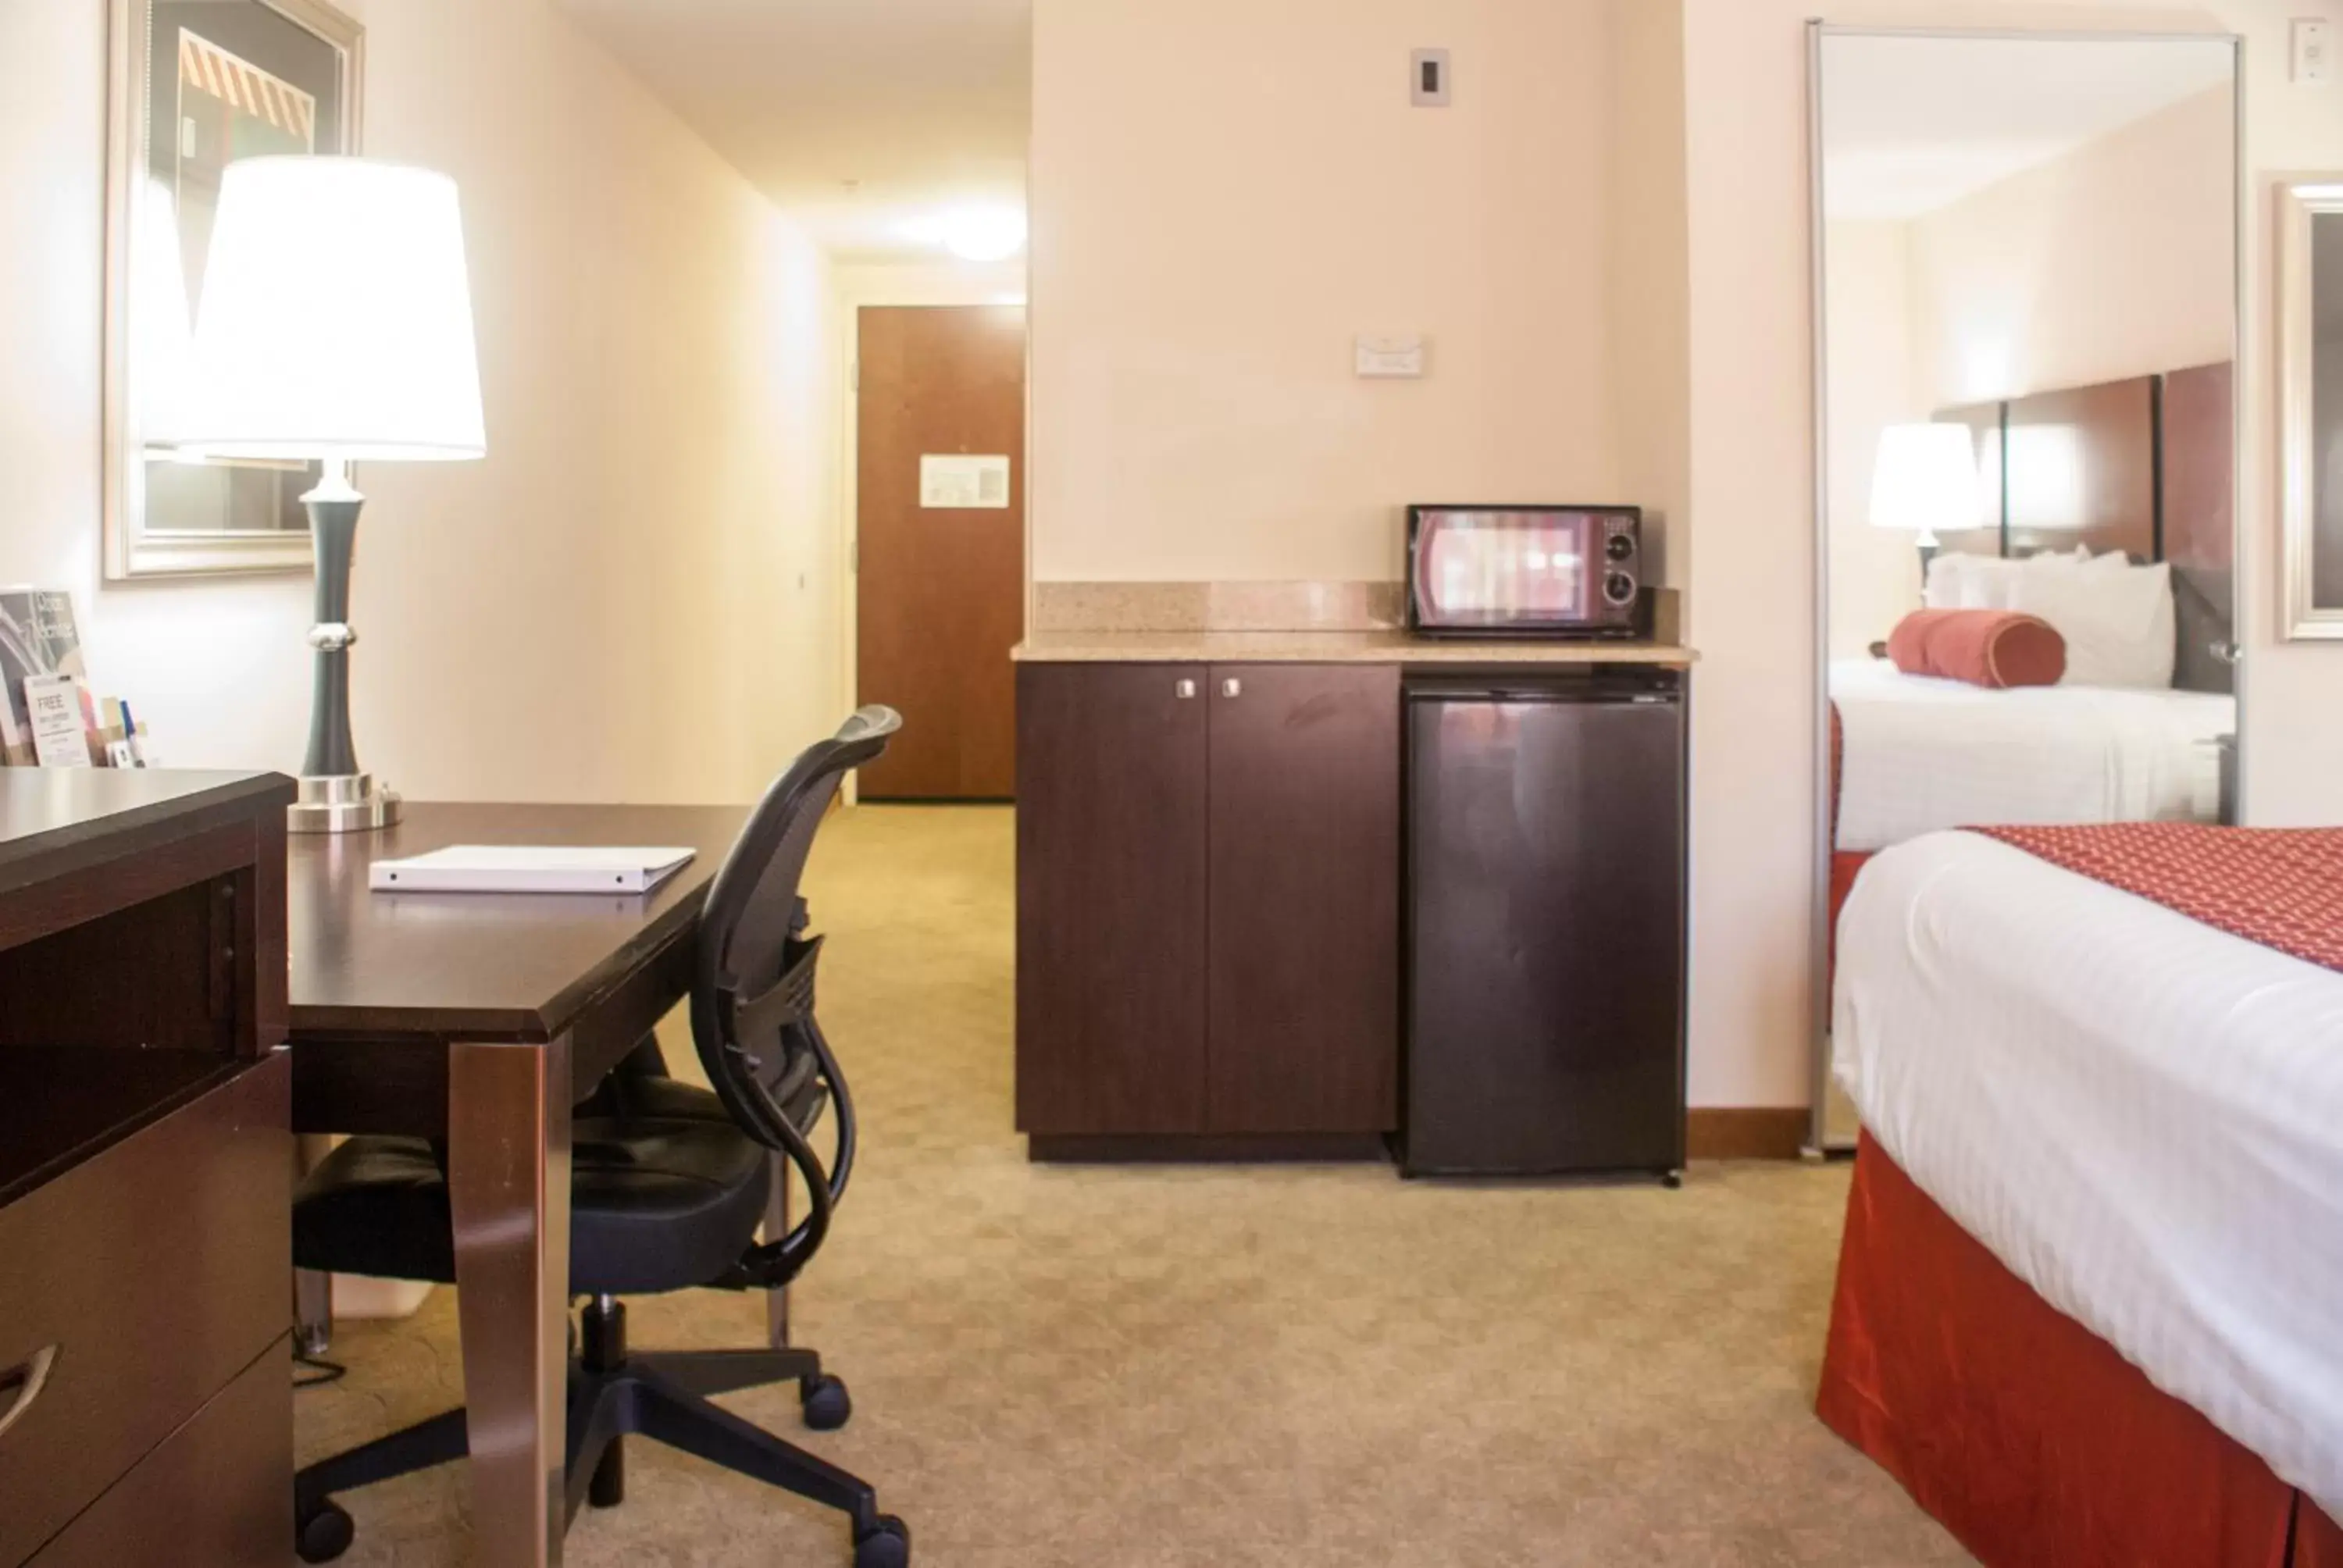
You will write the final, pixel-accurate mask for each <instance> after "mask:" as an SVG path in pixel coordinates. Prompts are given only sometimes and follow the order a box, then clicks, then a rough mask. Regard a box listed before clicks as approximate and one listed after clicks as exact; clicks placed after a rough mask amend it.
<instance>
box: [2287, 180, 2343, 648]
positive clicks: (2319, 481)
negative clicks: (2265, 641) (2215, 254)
mask: <svg viewBox="0 0 2343 1568" xmlns="http://www.w3.org/2000/svg"><path fill="white" fill-rule="evenodd" d="M2278 376H2279V385H2280V388H2281V390H2280V394H2279V413H2278V420H2279V447H2280V454H2281V457H2280V477H2279V490H2280V498H2281V500H2280V504H2281V508H2282V511H2283V515H2284V518H2285V527H2286V605H2287V610H2286V635H2287V636H2288V638H2296V639H2300V638H2343V175H2333V176H2323V177H2321V178H2318V179H2305V180H2294V181H2289V182H2288V183H2286V184H2284V185H2282V186H2279V187H2278Z"/></svg>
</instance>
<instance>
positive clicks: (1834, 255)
mask: <svg viewBox="0 0 2343 1568" xmlns="http://www.w3.org/2000/svg"><path fill="white" fill-rule="evenodd" d="M1911 233H1912V226H1911V225H1909V224H1906V223H1901V222H1895V221H1887V220H1878V219H1865V220H1845V219H1843V220H1840V221H1837V222H1834V223H1832V224H1831V225H1830V226H1829V231H1828V236H1827V238H1826V240H1825V245H1826V246H1827V248H1828V250H1829V262H1830V276H1829V279H1828V281H1827V283H1826V284H1825V288H1826V289H1827V290H1828V293H1829V299H1830V317H1831V334H1830V340H1829V352H1830V358H1829V361H1828V363H1827V366H1826V367H1825V368H1826V370H1827V373H1828V376H1829V389H1830V428H1829V431H1828V435H1829V437H1830V439H1829V443H1828V451H1829V454H1830V472H1829V476H1828V482H1829V487H1830V489H1829V495H1828V497H1827V500H1828V504H1829V508H1830V521H1829V525H1828V528H1829V535H1830V657H1831V658H1862V657H1864V654H1865V651H1866V650H1867V649H1868V648H1870V646H1871V645H1872V644H1873V643H1875V642H1879V641H1883V640H1885V638H1886V636H1887V634H1888V633H1889V632H1891V631H1893V630H1895V629H1896V622H1897V621H1899V620H1901V619H1902V618H1904V617H1905V616H1906V614H1908V613H1910V612H1911V611H1912V610H1914V609H1916V608H1919V603H1920V551H1919V549H1918V548H1917V546H1916V542H1915V538H1916V536H1914V535H1912V534H1908V533H1903V532H1900V531H1897V530H1895V529H1890V528H1873V527H1872V526H1871V478H1872V469H1873V468H1874V467H1875V466H1876V465H1877V462H1878V457H1879V435H1880V432H1881V431H1883V430H1885V429H1886V428H1887V427H1888V426H1890V425H1898V424H1902V423H1905V422H1906V421H1907V420H1913V419H1926V418H1927V417H1928V416H1929V413H1930V411H1931V408H1932V407H1933V405H1931V404H1930V403H1929V402H1927V401H1926V398H1925V397H1923V396H1922V395H1921V394H1920V393H1919V392H1917V391H1916V389H1915V381H1916V376H1915V367H1914V365H1913V341H1912V340H1913V335H1914V334H1913V329H1914V325H1915V323H1914V321H1913V311H1912V286H1911V246H1910V243H1909V241H1910V239H1911Z"/></svg>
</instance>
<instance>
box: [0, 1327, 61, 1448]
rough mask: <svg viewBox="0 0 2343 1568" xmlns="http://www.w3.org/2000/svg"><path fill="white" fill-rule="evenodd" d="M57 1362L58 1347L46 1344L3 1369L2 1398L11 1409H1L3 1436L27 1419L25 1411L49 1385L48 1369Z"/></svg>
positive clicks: (0, 1377) (0, 1432)
mask: <svg viewBox="0 0 2343 1568" xmlns="http://www.w3.org/2000/svg"><path fill="white" fill-rule="evenodd" d="M56 1364H57V1347H56V1346H55V1345H43V1346H42V1347H41V1348H40V1349H39V1350H36V1351H35V1352H33V1353H32V1354H31V1355H29V1356H26V1357H25V1359H24V1360H23V1361H20V1362H17V1363H16V1364H15V1366H12V1367H10V1368H9V1369H8V1370H7V1371H6V1372H0V1399H5V1400H6V1401H7V1402H8V1408H7V1409H6V1410H5V1411H0V1437H5V1436H6V1435H7V1433H8V1429H9V1428H10V1427H12V1426H14V1425H15V1424H16V1423H17V1422H20V1421H22V1420H24V1419H25V1412H26V1411H28V1410H30V1409H32V1408H33V1402H34V1401H35V1400H36V1399H38V1398H40V1397H41V1390H43V1389H44V1388H46V1387H47V1386H48V1382H49V1369H50V1368H52V1367H54V1366H55V1365H56Z"/></svg>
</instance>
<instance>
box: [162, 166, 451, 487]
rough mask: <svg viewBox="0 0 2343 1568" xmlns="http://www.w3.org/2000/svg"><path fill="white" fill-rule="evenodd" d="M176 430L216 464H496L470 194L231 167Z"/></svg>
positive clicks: (397, 178)
mask: <svg viewBox="0 0 2343 1568" xmlns="http://www.w3.org/2000/svg"><path fill="white" fill-rule="evenodd" d="M174 423H175V425H176V428H175V429H173V430H171V431H169V432H167V433H166V434H167V436H168V437H172V438H175V439H176V441H177V443H178V444H179V446H180V447H183V448H186V449H188V450H191V451H194V452H196V453H200V454H203V455H206V456H215V457H322V458H347V459H366V458H385V457H388V458H398V459H405V460H418V459H419V460H439V459H447V458H456V457H479V456H481V455H482V454H483V453H484V452H486V451H487V449H488V436H487V432H486V430H485V428H484V427H483V424H482V421H481V417H480V373H479V364H478V358H477V357H476V355H475V352H474V349H473V345H472V300H471V290H470V287H469V286H468V283H467V281H466V276H465V271H464V232H463V222H462V219H461V217H460V216H459V215H458V207H457V200H456V182H455V181H453V180H451V179H449V178H448V177H447V176H445V175H441V174H435V173H433V172H431V171H430V170H428V169H417V168H407V167H405V166H401V165H397V164H384V163H374V162H369V161H367V160H366V159H363V158H336V157H268V158H246V159H245V160H243V161H242V162H239V163H234V164H231V165H229V166H228V168H227V172H226V176H224V177H223V178H222V180H221V182H220V196H219V208H218V211H217V213H216V216H215V217H214V220H213V225H212V242H211V253H210V258H209V260H208V262H207V263H206V266H205V268H204V281H203V298H202V302H201V303H200V304H199V305H198V306H197V307H196V336H195V348H194V353H193V355H192V357H191V361H190V367H189V375H188V377H187V382H186V391H185V397H184V399H183V401H182V404H181V407H180V408H179V409H178V410H177V412H176V417H175V419H174Z"/></svg>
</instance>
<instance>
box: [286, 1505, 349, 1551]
mask: <svg viewBox="0 0 2343 1568" xmlns="http://www.w3.org/2000/svg"><path fill="white" fill-rule="evenodd" d="M356 1536H357V1524H355V1523H352V1521H351V1519H350V1514H349V1510H347V1508H344V1507H343V1506H342V1505H341V1504H340V1503H337V1502H335V1501H334V1500H333V1499H332V1498H330V1497H320V1498H319V1499H317V1502H315V1503H296V1504H295V1505H294V1509H293V1550H294V1552H295V1553H297V1554H298V1556H299V1557H300V1559H301V1561H302V1562H304V1563H331V1562H332V1561H333V1560H334V1559H335V1558H337V1557H339V1556H340V1555H341V1554H342V1553H345V1552H347V1551H348V1550H349V1549H350V1542H351V1540H352V1539H353V1538H355V1537H356Z"/></svg>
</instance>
